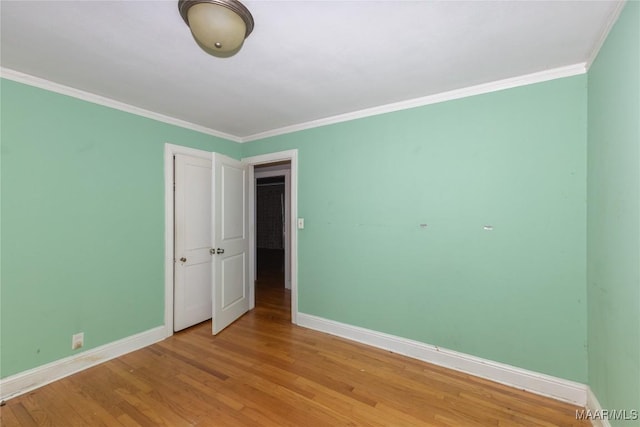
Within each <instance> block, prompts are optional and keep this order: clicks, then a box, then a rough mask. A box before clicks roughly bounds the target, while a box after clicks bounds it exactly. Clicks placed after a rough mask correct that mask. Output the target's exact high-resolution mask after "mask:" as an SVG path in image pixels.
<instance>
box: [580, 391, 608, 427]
mask: <svg viewBox="0 0 640 427" xmlns="http://www.w3.org/2000/svg"><path fill="white" fill-rule="evenodd" d="M586 409H588V410H589V411H591V412H595V413H602V406H601V405H600V402H598V398H597V397H596V395H595V394H594V393H593V390H591V387H587V405H586ZM591 425H592V426H593V427H611V423H609V420H607V419H603V420H599V419H591Z"/></svg>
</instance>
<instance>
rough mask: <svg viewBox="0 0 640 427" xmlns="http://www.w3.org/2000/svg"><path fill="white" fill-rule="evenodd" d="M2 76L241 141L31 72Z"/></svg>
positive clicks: (0, 73) (9, 71) (8, 71)
mask: <svg viewBox="0 0 640 427" xmlns="http://www.w3.org/2000/svg"><path fill="white" fill-rule="evenodd" d="M0 77H2V78H4V79H7V80H13V81H14V82H18V83H24V84H26V85H29V86H34V87H37V88H40V89H45V90H48V91H51V92H56V93H59V94H62V95H67V96H70V97H72V98H77V99H81V100H83V101H87V102H91V103H94V104H98V105H102V106H105V107H109V108H114V109H116V110H120V111H124V112H126V113H131V114H135V115H137V116H142V117H146V118H148V119H152V120H156V121H159V122H163V123H167V124H170V125H174V126H178V127H181V128H185V129H190V130H194V131H196V132H200V133H204V134H207V135H211V136H215V137H218V138H223V139H227V140H229V141H233V142H241V139H240V138H239V137H237V136H235V135H231V134H228V133H224V132H220V131H217V130H215V129H210V128H208V127H205V126H201V125H197V124H195V123H191V122H187V121H185V120H180V119H176V118H174V117H170V116H165V115H164V114H160V113H156V112H154V111H150V110H145V109H144V108H140V107H136V106H133V105H129V104H126V103H124V102H120V101H116V100H115V99H111V98H107V97H104V96H100V95H96V94H94V93H91V92H86V91H83V90H80V89H75V88H73V87H70V86H65V85H62V84H60V83H56V82H52V81H50V80H46V79H43V78H40V77H36V76H32V75H30V74H26V73H22V72H20V71H15V70H12V69H10V68H4V67H0Z"/></svg>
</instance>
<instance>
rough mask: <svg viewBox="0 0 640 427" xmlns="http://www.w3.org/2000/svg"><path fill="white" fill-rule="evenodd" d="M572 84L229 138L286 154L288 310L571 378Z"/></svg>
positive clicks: (578, 115) (578, 304)
mask: <svg viewBox="0 0 640 427" xmlns="http://www.w3.org/2000/svg"><path fill="white" fill-rule="evenodd" d="M586 84H587V80H586V76H584V75H582V76H576V77H571V78H565V79H560V80H555V81H550V82H546V83H540V84H535V85H530V86H526V87H520V88H516V89H511V90H506V91H500V92H495V93H490V94H485V95H480V96H474V97H470V98H465V99H461V100H455V101H450V102H445V103H441V104H436V105H430V106H425V107H421V108H415V109H411V110H405V111H400V112H395V113H389V114H384V115H379V116H375V117H369V118H364V119H359V120H355V121H350V122H345V123H340V124H335V125H331V126H325V127H321V128H316V129H311V130H306V131H301V132H297V133H293V134H288V135H283V136H278V137H273V138H268V139H265V140H260V141H256V142H252V143H247V144H243V155H244V156H252V155H258V154H263V153H267V152H276V151H281V150H286V149H291V148H297V149H298V150H299V201H298V209H299V216H301V217H304V218H305V229H304V230H301V231H300V232H299V279H298V280H299V308H300V311H301V312H303V313H309V314H313V315H317V316H321V317H324V318H328V319H333V320H337V321H340V322H344V323H348V324H352V325H357V326H362V327H365V328H370V329H374V330H377V331H382V332H386V333H390V334H394V335H398V336H402V337H407V338H411V339H415V340H418V341H422V342H426V343H430V344H435V345H438V346H442V347H445V348H449V349H453V350H458V351H462V352H464V353H469V354H472V355H476V356H479V357H483V358H487V359H491V360H495V361H499V362H504V363H508V364H511V365H515V366H518V367H522V368H526V369H531V370H534V371H538V372H543V373H547V374H550V375H555V376H559V377H562V378H568V379H571V380H576V381H581V382H586V380H587V355H586V351H587V350H586V340H587V330H586V288H585V283H586V265H585V262H586V233H585V229H586V201H585V199H586V138H587V136H586V129H587V123H586V120H587V111H586V105H587V98H586V97H587V91H586ZM421 223H427V224H428V227H427V229H421V228H420V227H419V224H421ZM484 225H493V226H494V230H493V231H485V230H483V226H484Z"/></svg>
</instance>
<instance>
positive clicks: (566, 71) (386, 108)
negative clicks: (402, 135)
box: [240, 62, 587, 142]
mask: <svg viewBox="0 0 640 427" xmlns="http://www.w3.org/2000/svg"><path fill="white" fill-rule="evenodd" d="M586 71H587V69H586V64H585V63H584V62H581V63H579V64H574V65H569V66H566V67H559V68H553V69H551V70H545V71H540V72H537V73H532V74H526V75H523V76H518V77H512V78H508V79H504V80H497V81H494V82H490V83H483V84H480V85H476V86H469V87H466V88H462V89H456V90H451V91H448V92H442V93H438V94H434V95H429V96H423V97H420V98H414V99H409V100H406V101H400V102H394V103H392V104H386V105H380V106H377V107H372V108H365V109H364V110H359V111H352V112H350V113H345V114H339V115H336V116H331V117H326V118H323V119H318V120H312V121H309V122H305V123H299V124H295V125H291V126H285V127H282V128H279V129H272V130H268V131H265V132H260V133H256V134H254V135H249V136H246V137H242V138H240V142H249V141H255V140H258V139H263V138H268V137H272V136H277V135H284V134H287V133H292V132H298V131H301V130H307V129H313V128H317V127H320V126H326V125H331V124H335V123H341V122H347V121H351V120H355V119H361V118H364V117H370V116H376V115H379V114H385V113H391V112H394V111H400V110H407V109H409V108H415V107H422V106H425V105H430V104H437V103H440V102H445V101H451V100H454V99H460V98H466V97H469V96H475V95H481V94H485V93H490V92H497V91H500V90H504V89H511V88H514V87H518V86H526V85H530V84H534V83H541V82H545V81H548V80H554V79H559V78H563V77H571V76H576V75H579V74H584V73H586Z"/></svg>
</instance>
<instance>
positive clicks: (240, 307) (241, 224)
mask: <svg viewBox="0 0 640 427" xmlns="http://www.w3.org/2000/svg"><path fill="white" fill-rule="evenodd" d="M213 170H214V188H215V192H214V208H213V209H214V210H213V212H214V218H213V223H214V244H215V245H214V248H216V255H214V286H213V333H214V334H217V333H218V332H220V331H221V330H223V329H224V328H226V327H227V326H228V325H229V324H231V323H232V322H233V321H234V320H236V319H237V318H238V317H240V316H242V315H243V314H244V313H246V312H247V311H249V230H248V225H249V220H248V218H249V216H248V210H247V209H248V206H249V203H248V202H249V196H248V190H249V187H248V184H249V183H248V176H249V173H248V172H249V168H248V166H247V165H246V164H244V163H242V162H240V161H238V160H234V159H231V158H229V157H226V156H222V155H220V154H214V155H213Z"/></svg>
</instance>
